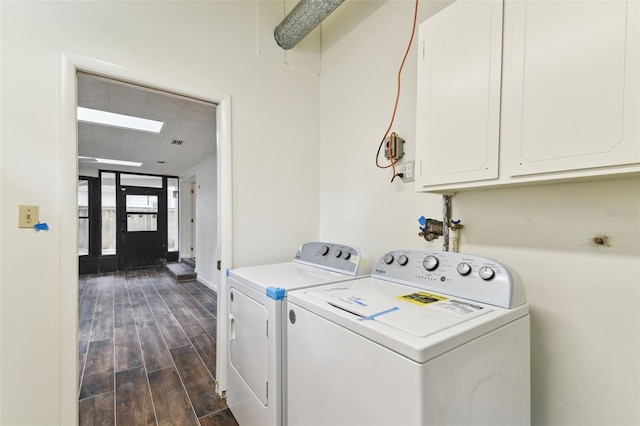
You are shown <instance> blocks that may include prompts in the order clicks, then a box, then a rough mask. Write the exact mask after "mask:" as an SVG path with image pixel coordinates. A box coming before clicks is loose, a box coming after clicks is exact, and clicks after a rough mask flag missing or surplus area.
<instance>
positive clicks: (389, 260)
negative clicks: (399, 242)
mask: <svg viewBox="0 0 640 426" xmlns="http://www.w3.org/2000/svg"><path fill="white" fill-rule="evenodd" d="M393 259H394V258H393V255H392V254H391V253H388V254H385V255H384V259H383V260H384V263H386V264H387V265H391V264H392V263H393Z"/></svg>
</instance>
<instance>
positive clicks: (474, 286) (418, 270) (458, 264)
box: [371, 250, 526, 308]
mask: <svg viewBox="0 0 640 426" xmlns="http://www.w3.org/2000/svg"><path fill="white" fill-rule="evenodd" d="M371 276H372V277H374V278H378V279H382V280H386V281H392V282H397V283H401V284H407V285H410V286H414V287H418V288H421V289H425V290H431V291H435V292H439V293H443V294H448V295H451V296H458V297H463V298H465V299H468V300H475V301H478V302H483V303H488V304H490V305H494V306H500V307H503V308H514V307H516V306H519V305H522V304H524V303H526V297H525V293H524V287H523V285H522V281H521V280H520V277H519V276H518V274H517V273H516V272H515V271H513V270H512V269H511V268H509V267H508V266H506V265H504V264H501V263H499V262H497V261H496V260H493V259H488V258H485V257H481V256H475V255H470V254H465V253H452V252H446V251H434V250H393V251H389V252H387V253H385V254H383V255H382V256H381V257H380V259H378V262H377V263H376V265H375V267H374V269H373V272H372V274H371Z"/></svg>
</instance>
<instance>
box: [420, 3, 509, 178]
mask: <svg viewBox="0 0 640 426" xmlns="http://www.w3.org/2000/svg"><path fill="white" fill-rule="evenodd" d="M501 55H502V1H491V0H490V1H487V0H458V1H456V2H455V3H453V4H452V5H450V6H448V7H447V8H445V9H444V10H442V11H441V12H439V13H437V14H436V15H434V16H432V17H431V18H429V19H428V20H426V21H425V22H423V23H422V24H420V28H419V45H418V100H417V117H416V122H417V125H416V189H417V190H421V189H423V188H425V187H428V186H431V185H439V184H447V183H455V182H465V181H477V180H483V179H493V178H496V177H497V176H498V143H499V139H498V138H499V123H500V64H501Z"/></svg>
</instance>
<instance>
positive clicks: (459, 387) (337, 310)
mask: <svg viewBox="0 0 640 426" xmlns="http://www.w3.org/2000/svg"><path fill="white" fill-rule="evenodd" d="M287 305H288V308H287V309H288V317H289V318H288V327H287V335H288V336H287V340H288V346H287V351H288V352H287V353H288V376H287V386H288V388H289V389H291V390H292V391H291V392H289V399H288V421H289V424H290V425H296V426H302V425H322V426H329V425H340V426H346V425H368V426H371V425H385V426H388V425H396V426H400V425H422V426H425V425H433V426H435V425H438V426H441V425H492V426H495V425H509V426H514V425H527V424H530V365H529V363H530V361H529V358H530V356H529V310H528V305H527V303H526V299H525V293H524V289H523V286H522V282H521V280H520V279H519V277H518V275H517V274H516V273H515V272H514V271H512V270H510V269H509V268H508V267H506V266H505V265H503V264H500V263H498V262H496V261H495V260H491V259H487V258H483V257H479V256H473V255H468V254H461V253H450V252H436V251H426V250H396V251H391V252H388V253H386V254H384V255H383V256H382V257H381V258H380V259H379V260H378V262H377V263H376V265H375V267H374V269H373V271H372V274H371V276H370V277H367V278H359V279H356V280H352V281H347V282H344V283H338V284H331V285H325V286H321V287H314V288H311V289H306V290H297V291H292V292H291V293H289V296H288V301H287ZM293 390H295V392H293Z"/></svg>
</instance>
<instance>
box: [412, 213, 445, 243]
mask: <svg viewBox="0 0 640 426" xmlns="http://www.w3.org/2000/svg"><path fill="white" fill-rule="evenodd" d="M418 222H420V225H421V226H420V232H419V233H418V236H419V237H423V238H424V239H425V240H427V241H433V240H435V239H437V238H438V237H440V236H441V235H443V227H444V225H443V223H442V221H440V220H436V219H426V218H425V217H424V216H420V219H418Z"/></svg>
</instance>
